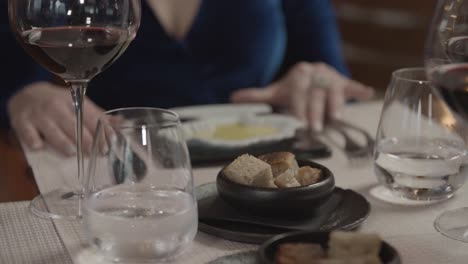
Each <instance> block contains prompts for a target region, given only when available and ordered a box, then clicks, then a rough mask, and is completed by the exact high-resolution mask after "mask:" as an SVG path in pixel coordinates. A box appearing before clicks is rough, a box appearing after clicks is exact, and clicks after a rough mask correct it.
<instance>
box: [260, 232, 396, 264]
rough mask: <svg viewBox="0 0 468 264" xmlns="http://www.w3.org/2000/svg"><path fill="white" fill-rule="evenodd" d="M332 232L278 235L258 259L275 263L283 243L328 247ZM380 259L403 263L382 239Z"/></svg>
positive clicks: (393, 263) (265, 263)
mask: <svg viewBox="0 0 468 264" xmlns="http://www.w3.org/2000/svg"><path fill="white" fill-rule="evenodd" d="M329 235H330V232H308V231H306V232H304V231H299V232H290V233H285V234H282V235H277V236H275V237H273V238H271V239H269V240H268V241H266V242H265V243H264V244H262V246H261V247H260V248H259V250H258V260H259V263H261V264H274V263H275V261H274V260H275V254H276V251H277V249H278V246H279V245H280V244H283V243H291V242H292V243H316V244H320V245H321V246H322V247H323V248H327V247H328V238H329ZM379 257H380V260H381V261H382V263H384V264H401V260H400V256H399V255H398V252H397V251H396V249H395V248H393V247H392V246H390V245H389V244H388V243H386V242H385V241H382V247H381V248H380V254H379Z"/></svg>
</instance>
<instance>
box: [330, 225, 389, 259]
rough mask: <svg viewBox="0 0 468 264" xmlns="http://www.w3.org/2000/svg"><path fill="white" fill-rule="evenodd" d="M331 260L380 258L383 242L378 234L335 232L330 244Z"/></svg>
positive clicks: (331, 234)
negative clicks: (360, 257)
mask: <svg viewBox="0 0 468 264" xmlns="http://www.w3.org/2000/svg"><path fill="white" fill-rule="evenodd" d="M328 245H329V249H328V256H329V257H330V258H349V257H359V256H378V255H379V252H380V247H381V246H382V240H381V239H380V237H379V236H378V235H376V234H363V233H356V232H344V231H335V232H332V233H330V240H329V242H328Z"/></svg>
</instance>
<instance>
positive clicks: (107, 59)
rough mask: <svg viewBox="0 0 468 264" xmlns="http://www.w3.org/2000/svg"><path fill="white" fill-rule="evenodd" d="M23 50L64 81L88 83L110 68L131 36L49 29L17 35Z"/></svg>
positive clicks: (86, 29)
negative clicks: (87, 81) (83, 81)
mask: <svg viewBox="0 0 468 264" xmlns="http://www.w3.org/2000/svg"><path fill="white" fill-rule="evenodd" d="M20 37H21V38H22V40H23V41H21V42H20V43H22V45H23V47H24V49H25V50H26V51H27V52H28V53H29V54H30V55H31V56H32V57H34V58H35V59H36V61H37V62H39V63H40V64H41V65H42V66H43V67H45V68H46V69H47V70H49V71H50V72H53V73H55V74H57V75H59V76H60V77H62V78H63V79H65V80H90V79H91V78H93V77H94V76H95V75H97V74H98V73H100V72H101V71H103V70H105V69H106V68H107V67H108V66H110V65H111V64H112V63H113V62H114V61H115V60H116V59H117V58H118V57H119V56H120V55H121V54H122V53H123V51H125V49H126V48H127V46H128V44H129V43H130V42H131V41H132V40H133V36H128V33H127V32H126V31H124V30H122V29H118V28H112V27H56V28H54V27H52V28H44V29H32V30H29V31H26V32H23V34H22V36H20Z"/></svg>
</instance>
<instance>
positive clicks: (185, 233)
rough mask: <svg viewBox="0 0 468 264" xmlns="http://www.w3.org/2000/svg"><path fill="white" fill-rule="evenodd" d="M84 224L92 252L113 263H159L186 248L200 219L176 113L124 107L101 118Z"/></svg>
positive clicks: (91, 163) (89, 174)
mask: <svg viewBox="0 0 468 264" xmlns="http://www.w3.org/2000/svg"><path fill="white" fill-rule="evenodd" d="M83 219H84V227H85V233H86V236H87V238H88V241H89V243H90V244H91V246H92V247H93V248H95V249H96V250H97V252H98V253H99V254H100V255H103V256H105V257H106V258H109V259H111V260H112V261H124V262H125V261H130V262H133V261H135V262H147V261H157V260H162V259H167V258H172V257H174V256H176V255H177V254H178V253H180V252H181V251H182V250H184V249H185V248H187V246H188V245H189V244H190V243H191V241H192V240H193V238H194V236H195V234H196V232H197V225H198V212H197V203H196V199H195V196H194V189H193V177H192V171H191V165H190V159H189V155H188V150H187V146H186V143H185V140H184V138H183V135H182V132H181V130H180V121H179V119H178V116H177V115H176V114H175V113H173V112H171V111H166V110H162V109H155V108H127V109H117V110H113V111H109V112H106V114H105V115H104V116H102V117H101V118H100V119H99V122H98V126H97V130H96V134H95V138H94V143H93V151H92V155H91V160H90V165H89V173H88V176H87V179H86V182H85V197H84V201H83Z"/></svg>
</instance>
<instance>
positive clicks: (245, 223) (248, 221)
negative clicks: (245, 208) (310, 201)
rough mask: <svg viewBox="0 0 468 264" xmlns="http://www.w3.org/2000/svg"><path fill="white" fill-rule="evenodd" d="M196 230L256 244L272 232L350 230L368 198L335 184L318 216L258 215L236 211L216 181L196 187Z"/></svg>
mask: <svg viewBox="0 0 468 264" xmlns="http://www.w3.org/2000/svg"><path fill="white" fill-rule="evenodd" d="M196 192H197V198H198V211H199V230H200V231H202V232H205V233H208V234H211V235H215V236H218V237H222V238H224V239H228V240H232V241H238V242H244V243H256V244H260V243H263V242H264V241H266V240H267V239H269V238H271V237H272V236H275V235H278V234H282V233H286V232H290V231H295V230H311V231H330V230H335V229H342V230H353V229H355V228H357V227H359V225H360V224H361V223H362V222H363V221H364V220H365V219H366V218H367V216H368V215H369V212H370V204H369V202H368V201H367V200H366V199H365V198H364V197H363V196H362V195H360V194H358V193H356V192H354V191H352V190H343V189H341V188H335V191H334V193H333V196H332V198H331V199H330V201H329V202H327V203H326V205H325V206H324V208H322V209H321V213H320V214H318V216H315V217H310V218H309V219H300V220H299V219H290V220H289V221H284V219H283V220H278V219H267V218H258V217H254V216H252V215H249V214H245V213H242V212H240V211H236V209H234V208H232V207H230V206H229V205H228V204H226V203H224V202H223V201H222V200H221V199H219V198H218V194H217V189H216V184H215V183H208V184H205V185H201V186H199V187H197V189H196Z"/></svg>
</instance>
